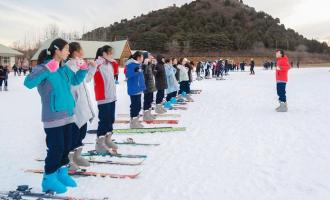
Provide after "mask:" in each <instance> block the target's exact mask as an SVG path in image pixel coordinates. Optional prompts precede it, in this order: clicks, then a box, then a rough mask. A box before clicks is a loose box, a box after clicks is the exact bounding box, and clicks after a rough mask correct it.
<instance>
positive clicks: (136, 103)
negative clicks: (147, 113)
mask: <svg viewBox="0 0 330 200" xmlns="http://www.w3.org/2000/svg"><path fill="white" fill-rule="evenodd" d="M130 97H131V113H130V115H131V118H133V117H137V116H139V114H140V111H141V94H138V95H131V96H130Z"/></svg>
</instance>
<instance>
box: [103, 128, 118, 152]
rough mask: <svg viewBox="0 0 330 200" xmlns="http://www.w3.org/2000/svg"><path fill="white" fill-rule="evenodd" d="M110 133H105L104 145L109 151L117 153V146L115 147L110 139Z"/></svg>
mask: <svg viewBox="0 0 330 200" xmlns="http://www.w3.org/2000/svg"><path fill="white" fill-rule="evenodd" d="M111 136H112V132H109V133H107V135H106V136H105V144H106V145H107V146H108V148H109V149H113V150H115V151H117V149H118V145H116V144H115V143H114V142H113V141H112V139H111Z"/></svg>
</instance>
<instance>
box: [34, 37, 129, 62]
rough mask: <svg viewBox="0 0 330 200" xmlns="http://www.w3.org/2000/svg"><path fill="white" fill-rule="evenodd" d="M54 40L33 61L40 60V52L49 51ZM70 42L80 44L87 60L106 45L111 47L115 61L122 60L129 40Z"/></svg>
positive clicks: (43, 45)
mask: <svg viewBox="0 0 330 200" xmlns="http://www.w3.org/2000/svg"><path fill="white" fill-rule="evenodd" d="M52 41H53V39H50V40H46V41H45V42H44V43H43V44H42V45H41V47H40V48H39V49H38V51H37V52H36V53H35V54H34V55H33V57H32V59H31V60H38V56H39V54H40V52H41V51H42V50H43V49H47V48H48V47H49V46H50V44H51V43H52ZM69 42H79V44H80V45H81V47H82V48H83V50H84V54H85V58H86V59H94V58H95V55H96V51H97V49H98V48H100V47H102V46H104V45H110V46H111V47H112V48H113V49H114V55H113V58H114V59H120V57H121V55H122V53H123V51H124V49H125V45H126V44H127V43H128V41H127V40H120V41H114V42H106V41H86V40H72V41H69Z"/></svg>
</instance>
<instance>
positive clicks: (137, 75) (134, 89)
mask: <svg viewBox="0 0 330 200" xmlns="http://www.w3.org/2000/svg"><path fill="white" fill-rule="evenodd" d="M126 78H127V93H128V95H130V96H132V95H137V94H140V93H142V92H143V91H144V90H145V89H146V85H145V82H144V76H143V70H142V68H141V64H140V63H138V62H137V61H136V60H134V59H133V58H131V59H129V60H128V61H127V62H126Z"/></svg>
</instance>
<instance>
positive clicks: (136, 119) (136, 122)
mask: <svg viewBox="0 0 330 200" xmlns="http://www.w3.org/2000/svg"><path fill="white" fill-rule="evenodd" d="M129 126H130V128H132V129H136V128H144V126H143V125H142V124H141V123H140V121H139V117H133V118H132V119H131V122H130V124H129Z"/></svg>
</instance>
